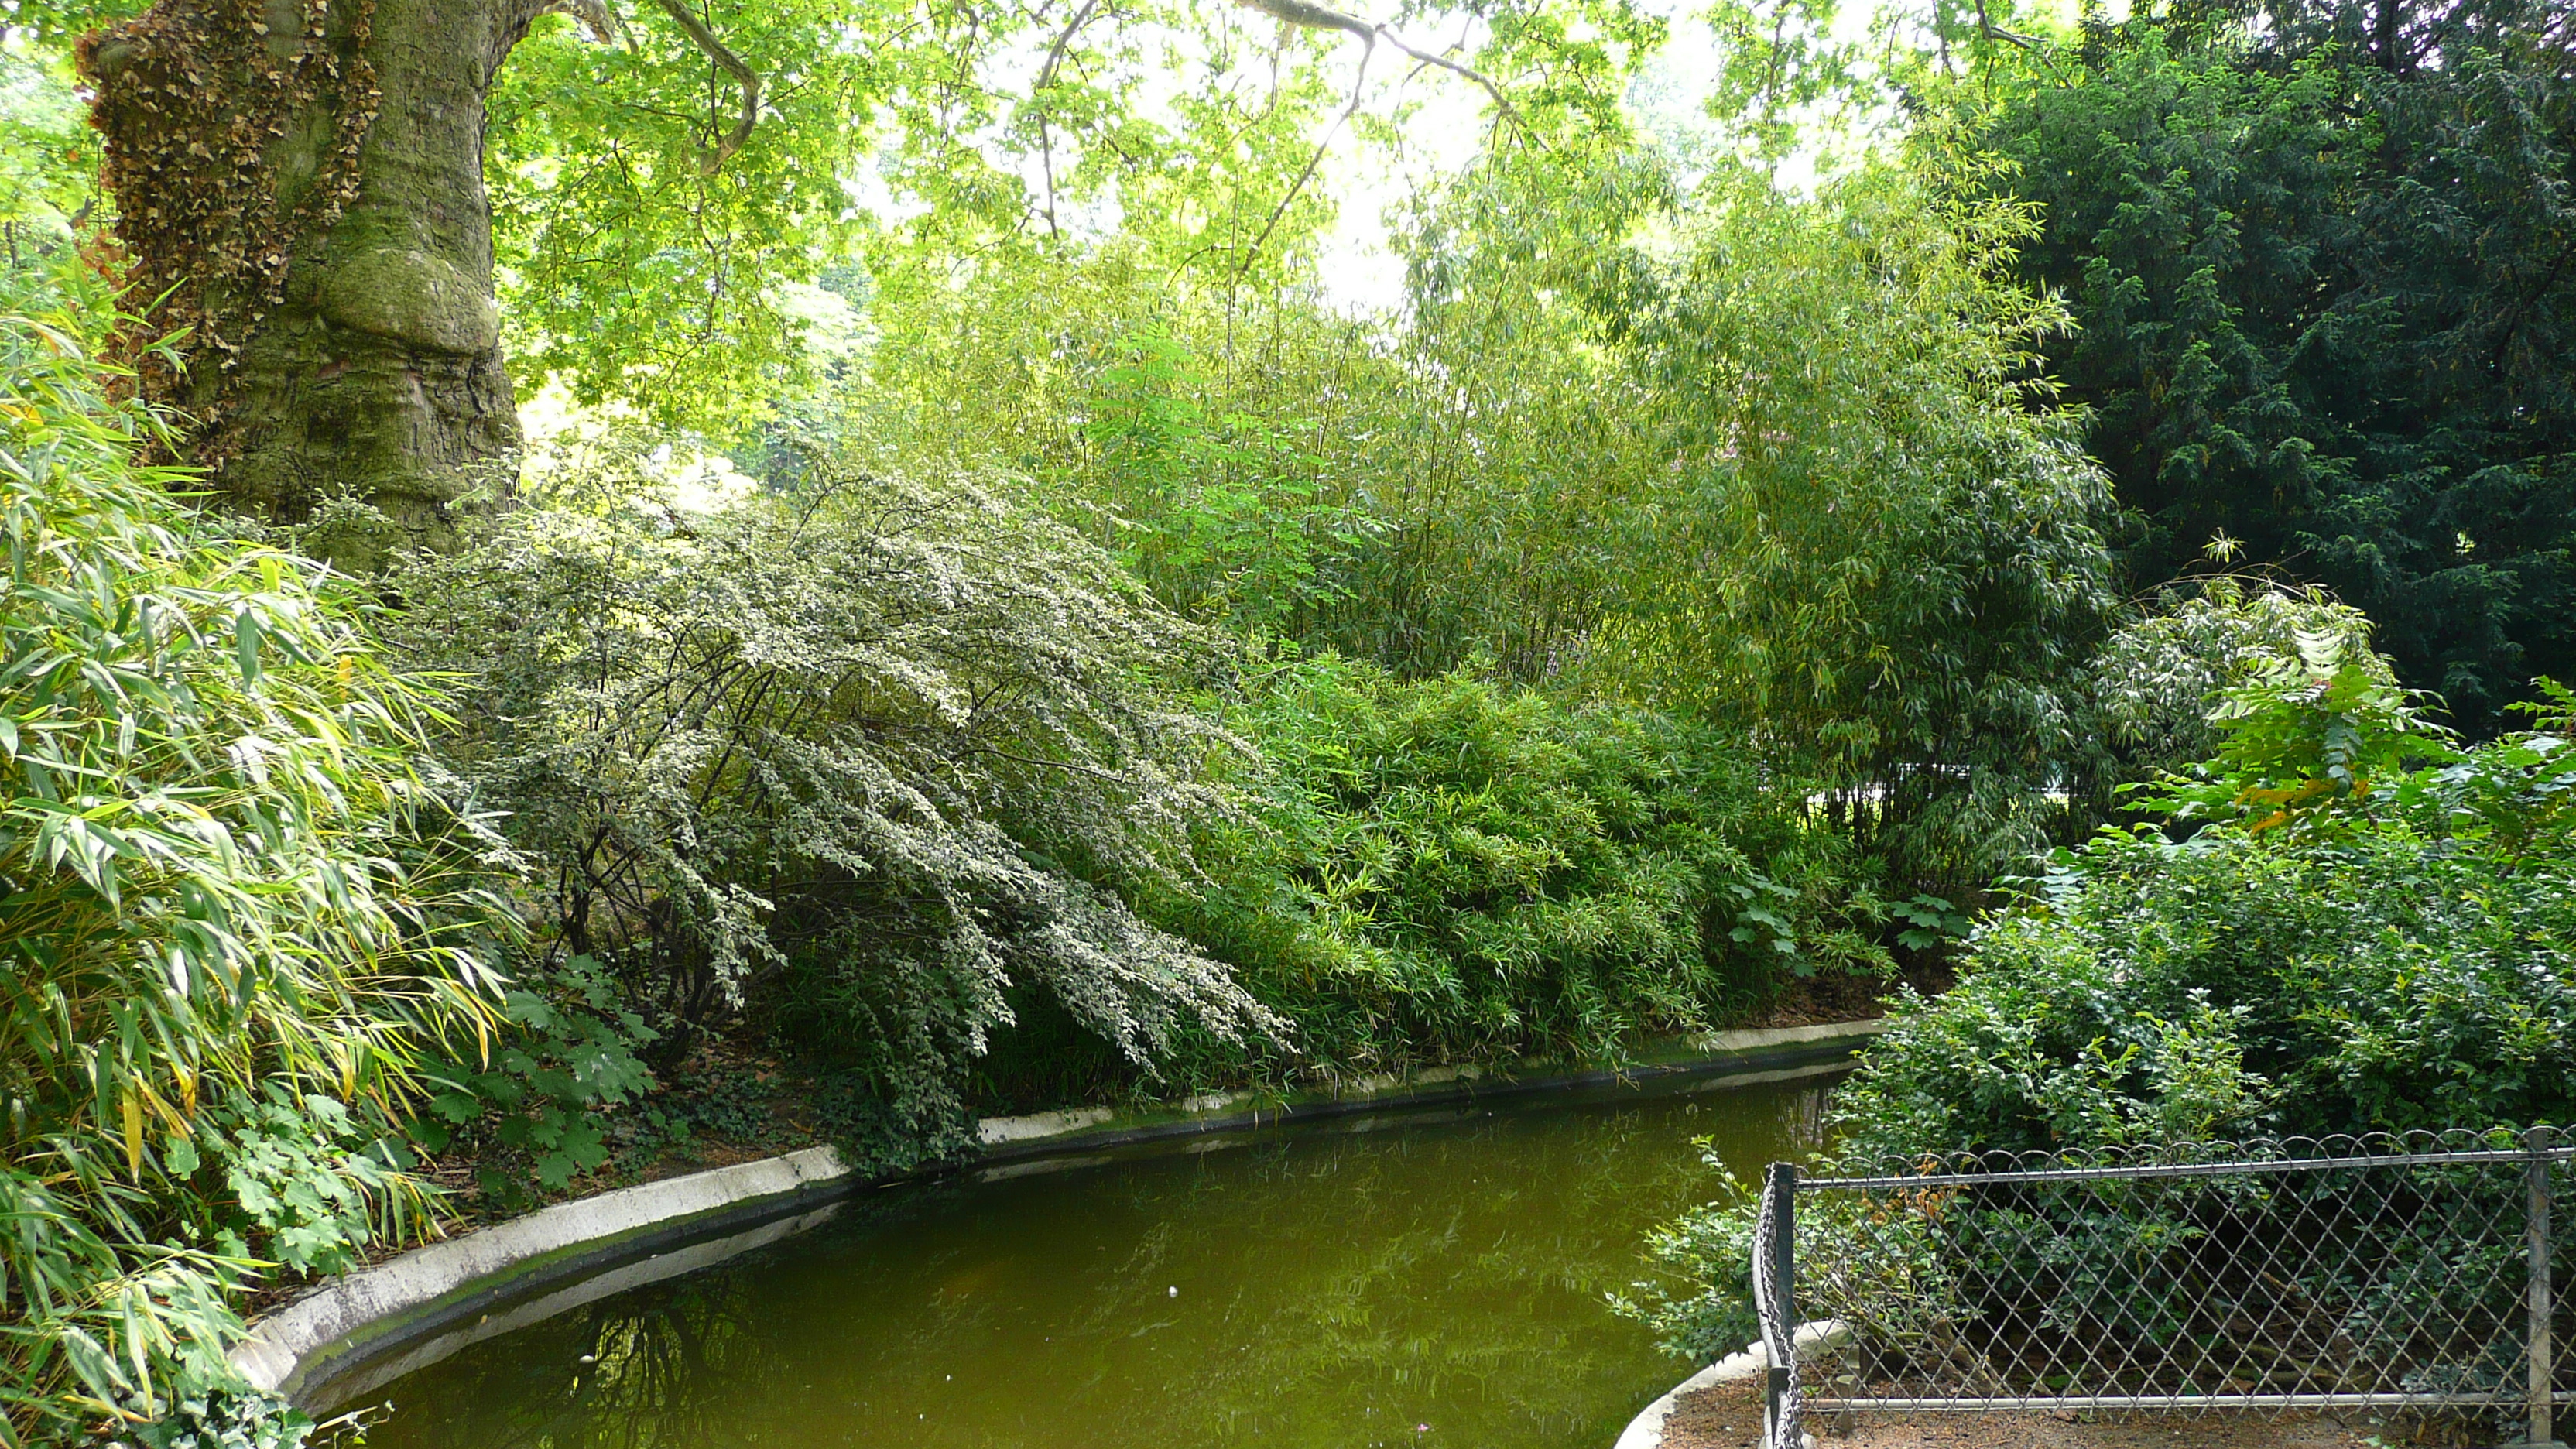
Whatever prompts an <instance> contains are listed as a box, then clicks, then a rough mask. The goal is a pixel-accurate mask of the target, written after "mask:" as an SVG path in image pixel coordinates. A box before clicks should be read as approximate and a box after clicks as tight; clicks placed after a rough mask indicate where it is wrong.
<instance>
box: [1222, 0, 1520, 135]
mask: <svg viewBox="0 0 2576 1449" xmlns="http://www.w3.org/2000/svg"><path fill="white" fill-rule="evenodd" d="M1235 3H1236V4H1238V5H1241V6H1242V7H1244V8H1245V9H1247V10H1258V11H1260V12H1261V13H1262V14H1264V15H1267V16H1269V17H1270V18H1271V19H1273V20H1278V21H1281V22H1284V23H1286V24H1289V25H1296V26H1302V27H1304V28H1305V29H1308V30H1338V31H1341V32H1342V33H1343V34H1345V35H1352V36H1357V37H1358V38H1359V39H1360V40H1361V41H1363V42H1366V43H1367V44H1369V45H1371V46H1374V45H1376V43H1377V42H1379V41H1381V40H1382V41H1385V42H1386V43H1387V44H1388V45H1391V46H1394V47H1395V48H1396V49H1397V50H1400V51H1403V52H1404V53H1405V54H1406V55H1408V56H1411V57H1412V58H1413V59H1415V60H1418V61H1420V62H1422V63H1423V64H1424V65H1436V66H1438V67H1440V68H1441V69H1442V70H1445V71H1448V72H1450V73H1452V74H1454V75H1462V76H1465V77H1466V78H1467V79H1469V80H1471V81H1474V82H1475V83H1476V84H1478V85H1480V86H1483V87H1484V88H1485V94H1487V95H1489V96H1492V97H1493V98H1494V105H1495V107H1496V108H1497V109H1498V110H1500V111H1501V112H1502V113H1503V116H1504V118H1505V119H1507V120H1509V121H1510V122H1511V123H1512V124H1513V125H1515V126H1518V127H1520V128H1521V129H1522V130H1524V131H1527V130H1528V129H1529V123H1528V122H1527V121H1525V120H1523V119H1522V118H1521V113H1520V108H1519V107H1517V106H1514V105H1513V104H1512V98H1511V97H1510V96H1508V95H1505V94H1504V93H1503V88H1502V86H1501V85H1500V84H1499V83H1497V82H1496V81H1495V80H1494V78H1493V77H1492V76H1489V75H1487V74H1485V73H1484V72H1483V71H1480V70H1478V69H1476V68H1475V67H1474V66H1471V65H1464V64H1461V63H1460V62H1458V61H1454V60H1451V59H1450V58H1449V57H1447V56H1445V55H1441V54H1439V53H1437V52H1435V51H1428V50H1423V49H1420V48H1419V47H1417V46H1414V45H1412V44H1410V43H1408V42H1407V41H1406V40H1405V39H1404V37H1403V36H1400V35H1398V34H1396V33H1395V30H1394V27H1392V26H1386V25H1371V24H1370V23H1369V22H1367V21H1365V20H1362V19H1360V18H1359V17H1358V16H1356V15H1345V14H1343V13H1342V12H1341V11H1339V10H1334V9H1331V8H1329V7H1327V6H1323V5H1318V4H1315V3H1314V0H1235Z"/></svg>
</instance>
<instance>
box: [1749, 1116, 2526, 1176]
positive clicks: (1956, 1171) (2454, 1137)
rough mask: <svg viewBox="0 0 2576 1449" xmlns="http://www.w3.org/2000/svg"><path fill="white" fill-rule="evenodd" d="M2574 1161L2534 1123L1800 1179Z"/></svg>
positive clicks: (1900, 1166)
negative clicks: (2529, 1125) (2520, 1126)
mask: <svg viewBox="0 0 2576 1449" xmlns="http://www.w3.org/2000/svg"><path fill="white" fill-rule="evenodd" d="M2571 1160H2576V1131H2571V1130H2569V1129H2566V1128H2556V1127H2535V1128H2531V1129H2528V1130H2526V1131H2520V1132H2517V1131H2515V1130H2514V1129H2511V1128H2501V1127H2500V1128H2494V1129H2491V1130H2488V1131H2485V1132H2473V1131H2464V1130H2457V1129H2455V1130H2451V1131H2446V1132H2408V1133H2402V1134H2400V1133H2371V1134H2368V1135H2365V1136H2352V1137H2341V1136H2338V1137H2282V1138H2264V1139H2258V1140H2254V1141H2247V1142H2209V1143H2179V1144H2170V1145H2155V1146H2147V1147H2137V1148H2101V1149H2095V1150H2073V1151H2066V1152H1958V1153H1932V1154H1926V1155H1924V1156H1921V1157H1915V1158H1890V1159H1883V1160H1882V1161H1881V1162H1880V1163H1879V1164H1877V1165H1878V1166H1879V1167H1880V1169H1881V1170H1880V1171H1879V1172H1877V1173H1874V1174H1862V1175H1852V1176H1815V1177H1810V1176H1807V1175H1806V1174H1804V1173H1801V1174H1799V1175H1798V1178H1797V1186H1798V1189H1799V1190H1800V1191H1802V1192H1831V1191H1846V1192H1848V1191H1871V1190H1900V1189H1915V1190H1919V1189H1923V1188H1932V1187H1968V1186H1974V1185H1977V1184H1981V1183H2029V1182H2100V1181H2110V1180H2119V1179H2147V1178H2174V1177H2221V1176H2236V1175H2240V1174H2248V1173H2286V1172H2359V1171H2366V1170H2369V1169H2373V1168H2387V1167H2467V1166H2476V1165H2478V1164H2482V1163H2486V1164H2493V1163H2522V1164H2528V1163H2531V1162H2534V1161H2549V1162H2567V1161H2571ZM1845 1165H1846V1166H1848V1165H1852V1164H1845Z"/></svg>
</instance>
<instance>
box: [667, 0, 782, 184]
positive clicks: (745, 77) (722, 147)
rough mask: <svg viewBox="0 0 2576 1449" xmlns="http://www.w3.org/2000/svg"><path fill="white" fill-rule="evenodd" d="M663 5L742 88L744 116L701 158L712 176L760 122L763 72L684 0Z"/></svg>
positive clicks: (738, 118)
mask: <svg viewBox="0 0 2576 1449" xmlns="http://www.w3.org/2000/svg"><path fill="white" fill-rule="evenodd" d="M660 3H661V6H662V12H663V13H664V14H666V15H668V16H670V17H671V19H672V21H673V23H675V24H677V25H678V26H679V27H680V29H682V30H684V31H686V32H688V36H689V39H690V40H691V41H692V42H694V43H695V44H696V45H697V47H698V49H700V50H703V51H705V52H706V53H707V59H709V60H712V61H714V62H715V63H716V68H717V69H719V70H722V71H723V72H725V73H726V74H727V75H730V76H732V77H733V78H734V80H735V81H736V82H738V83H739V84H740V85H741V86H742V114H741V115H740V116H738V117H737V118H736V119H735V121H734V123H733V129H732V130H731V131H729V132H727V133H725V134H724V135H722V136H720V137H718V138H717V139H716V143H715V144H714V145H713V146H710V147H708V148H707V153H706V154H705V155H704V156H702V157H700V158H699V159H698V169H699V170H701V171H703V172H705V173H706V174H707V175H709V176H713V175H715V174H716V172H717V171H719V170H721V169H722V168H723V166H724V164H725V163H726V162H727V161H730V160H732V159H733V156H734V153H735V152H737V151H740V150H741V149H742V143H743V142H745V141H748V140H750V139H751V128H752V125H753V123H754V122H756V121H758V120H759V119H760V73H759V72H757V71H755V70H753V69H752V68H751V67H750V66H749V65H746V64H744V63H743V58H742V57H741V56H738V55H736V54H734V53H733V52H732V51H730V50H727V49H726V48H725V43H724V42H723V41H721V40H718V39H716V33H715V32H714V31H712V30H709V29H708V28H707V23H706V22H705V21H703V20H700V19H699V18H698V13H697V12H696V11H694V10H692V9H690V8H689V7H688V5H687V4H686V3H685V0H660Z"/></svg>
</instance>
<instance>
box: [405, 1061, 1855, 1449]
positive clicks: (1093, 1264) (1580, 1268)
mask: <svg viewBox="0 0 2576 1449" xmlns="http://www.w3.org/2000/svg"><path fill="white" fill-rule="evenodd" d="M1823 1106H1824V1089H1823V1088H1822V1087H1821V1086H1819V1085H1817V1081H1816V1079H1809V1080H1807V1081H1805V1082H1799V1083H1789V1084H1774V1085H1763V1086H1740V1087H1714V1088H1712V1087H1703V1088H1701V1089H1700V1090H1696V1091H1675V1092H1666V1093H1661V1094H1652V1095H1649V1094H1643V1093H1640V1092H1638V1091H1636V1090H1634V1089H1617V1090H1615V1091H1613V1092H1611V1093H1609V1094H1607V1095H1603V1094H1599V1093H1595V1094H1591V1095H1590V1096H1588V1097H1587V1098H1585V1099H1582V1100H1575V1099H1565V1098H1560V1099H1555V1100H1552V1101H1549V1102H1547V1103H1544V1104H1539V1103H1532V1102H1529V1101H1528V1100H1526V1099H1524V1100H1521V1101H1518V1102H1514V1103H1512V1104H1510V1105H1508V1106H1506V1105H1502V1104H1491V1105H1490V1107H1479V1108H1475V1109H1471V1110H1465V1111H1451V1112H1448V1113H1444V1114H1441V1115H1439V1116H1436V1117H1415V1118H1408V1119H1401V1120H1397V1119H1385V1118H1380V1119H1374V1120H1371V1121H1368V1122H1365V1123H1355V1122H1342V1123H1336V1124H1324V1125H1317V1126H1292V1127H1289V1128H1286V1129H1282V1130H1275V1131H1265V1132H1259V1133H1248V1134H1243V1135H1240V1136H1233V1137H1227V1138H1223V1139H1199V1140H1196V1141H1194V1142H1192V1143H1191V1144H1190V1146H1191V1148H1192V1149H1193V1150H1188V1151H1174V1150H1172V1149H1171V1148H1169V1147H1165V1148H1164V1149H1162V1150H1161V1151H1159V1152H1154V1153H1150V1154H1137V1155H1129V1156H1124V1157H1110V1158H1105V1159H1103V1158H1094V1159H1090V1160H1088V1161H1085V1162H1082V1163H1078V1164H1073V1165H1061V1166H1057V1165H1049V1166H1050V1167H1051V1170H1047V1171H1031V1170H1030V1167H1031V1166H1034V1165H1023V1166H1022V1167H1020V1168H1018V1169H1017V1170H1016V1171H1015V1170H1013V1169H1009V1168H1003V1169H996V1170H994V1171H993V1172H991V1173H988V1174H986V1175H985V1177H984V1178H983V1179H982V1180H978V1179H977V1178H976V1177H974V1176H967V1177H960V1178H957V1179H952V1180H948V1181H941V1182H932V1183H922V1184H914V1185H908V1186H904V1187H899V1188H893V1189H886V1190H880V1191H876V1192H872V1193H869V1194H867V1195H866V1196H865V1197H863V1198H860V1199H857V1200H854V1201H852V1202H851V1203H849V1204H848V1205H847V1206H846V1207H845V1208H844V1209H842V1210H841V1211H840V1213H839V1214H838V1215H837V1216H836V1217H835V1218H834V1219H833V1220H832V1221H830V1222H828V1223H826V1224H824V1225H822V1226H820V1227H816V1228H813V1229H811V1230H809V1231H807V1232H804V1233H802V1234H800V1235H798V1236H795V1237H791V1238H788V1239H786V1240H784V1241H782V1242H778V1243H774V1244H771V1245H769V1246H767V1247H763V1248H760V1249H757V1250H755V1251H753V1252H751V1253H749V1254H746V1255H744V1256H741V1257H737V1258H734V1259H731V1260H729V1261H726V1262H724V1263H722V1264H720V1265H718V1266H715V1267H711V1268H705V1269H701V1270H699V1271H697V1272H695V1273H692V1274H689V1275H687V1276H684V1277H678V1278H673V1279H670V1280H668V1281H665V1282H662V1283H658V1284H654V1285H652V1286H648V1287H643V1288H637V1289H633V1290H630V1291H627V1292H624V1293H621V1294H617V1295H615V1296H612V1297H608V1298H605V1299H602V1300H600V1301H597V1302H594V1303H590V1304H587V1305H584V1306H581V1307H578V1308H574V1309H572V1310H570V1311H568V1312H566V1313H564V1314H562V1315H561V1316H558V1317H555V1318H552V1319H549V1320H546V1321H544V1322H541V1323H538V1324H535V1325H533V1326H530V1327H526V1328H521V1329H518V1330H515V1331H513V1332H510V1333H507V1334H504V1335H502V1336H499V1337H495V1338H490V1339H486V1340H485V1341H483V1342H481V1343H477V1344H474V1345H472V1346H470V1347H467V1348H465V1349H463V1350H462V1351H460V1352H458V1353H456V1354H455V1355H454V1356H452V1357H450V1358H448V1359H446V1360H444V1361H443V1362H440V1363H437V1364H435V1365H432V1366H430V1367H427V1368H424V1369H421V1370H418V1371H416V1372H413V1373H411V1374H409V1375H407V1376H405V1377H402V1378H399V1379H396V1380H394V1381H393V1382H391V1383H390V1384H388V1385H385V1386H383V1387H381V1388H378V1389H375V1390H373V1391H371V1392H369V1393H368V1395H367V1398H368V1400H369V1401H370V1402H382V1401H390V1402H391V1404H392V1405H393V1409H392V1411H391V1413H390V1414H389V1415H387V1416H386V1417H385V1418H384V1419H383V1420H382V1422H381V1423H379V1424H378V1425H377V1426H376V1427H375V1428H374V1429H372V1430H371V1431H370V1432H369V1433H368V1435H367V1443H368V1444H369V1445H370V1446H372V1449H515V1446H527V1449H575V1446H581V1449H590V1446H601V1449H606V1446H617V1449H628V1446H632V1449H701V1446H705V1449H712V1446H719V1445H723V1446H731V1445H754V1444H759V1445H846V1446H867V1449H877V1446H887V1449H892V1446H905V1449H1077V1446H1078V1449H1131V1446H1132V1449H1183V1446H1205V1445H1232V1444H1243V1445H1263V1446H1276V1449H1361V1446H1382V1445H1383V1446H1451V1449H1468V1446H1474V1449H1609V1446H1610V1443H1611V1441H1612V1440H1613V1439H1615V1438H1616V1437H1617V1435H1618V1431H1619V1429H1620V1427H1621V1426H1622V1425H1623V1424H1625V1423H1626V1421H1627V1420H1628V1418H1629V1417H1630V1416H1631V1415H1633V1414H1634V1413H1635V1412H1636V1411H1637V1410H1638V1409H1639V1408H1640V1407H1642V1406H1644V1405H1645V1404H1646V1403H1647V1402H1648V1401H1649V1400H1651V1399H1653V1398H1654V1397H1655V1396H1656V1395H1657V1394H1659V1393H1661V1392H1662V1391H1663V1390H1664V1389H1666V1388H1668V1387H1670V1386H1671V1384H1672V1382H1673V1380H1675V1379H1677V1378H1679V1377H1680V1376H1681V1374H1682V1373H1683V1372H1684V1371H1686V1369H1687V1365H1684V1364H1681V1363H1679V1362H1677V1361H1675V1360H1672V1359H1668V1358H1666V1357H1664V1356H1663V1355H1661V1354H1659V1353H1658V1352H1657V1351H1656V1350H1655V1348H1654V1346H1653V1344H1652V1343H1651V1341H1650V1340H1649V1339H1648V1337H1647V1335H1646V1334H1645V1332H1644V1331H1643V1330H1641V1329H1639V1328H1638V1327H1637V1326H1636V1325H1634V1324H1632V1323H1629V1322H1627V1321H1625V1320H1623V1319H1619V1318H1615V1317H1613V1316H1612V1315H1611V1314H1610V1312H1609V1310H1608V1309H1607V1308H1605V1307H1604V1306H1603V1305H1602V1294H1603V1293H1604V1292H1605V1291H1608V1290H1612V1289H1616V1288H1619V1287H1622V1286H1624V1285H1626V1284H1628V1283H1629V1282H1631V1281H1633V1280H1635V1279H1636V1278H1637V1277H1639V1276H1640V1274H1641V1273H1642V1272H1643V1271H1644V1269H1643V1264H1642V1263H1641V1262H1640V1259H1639V1255H1638V1251H1639V1238H1640V1235H1641V1234H1643V1233H1644V1232H1645V1231H1646V1229H1647V1228H1648V1227H1650V1226H1651V1225H1653V1224H1655V1223H1657V1222H1659V1221H1661V1220H1663V1219H1665V1218H1667V1217H1669V1216H1671V1215H1672V1214H1673V1213H1675V1212H1677V1211H1679V1210H1680V1209H1682V1208H1684V1207H1687V1206H1689V1205H1690V1204H1693V1203H1696V1202H1702V1201H1705V1200H1707V1199H1708V1198H1709V1197H1710V1196H1711V1195H1712V1192H1713V1185H1712V1178H1711V1174H1710V1172H1709V1170H1708V1169H1706V1168H1705V1167H1703V1166H1702V1165H1701V1164H1700V1161H1699V1156H1698V1152H1697V1150H1696V1149H1695V1148H1694V1147H1693V1146H1692V1145H1691V1139H1692V1138H1695V1137H1712V1138H1714V1139H1715V1145H1716V1147H1717V1149H1718V1151H1719V1152H1720V1153H1721V1154H1722V1155H1723V1156H1724V1157H1725V1159H1726V1160H1727V1162H1728V1164H1729V1166H1730V1167H1731V1168H1732V1169H1733V1170H1734V1171H1736V1172H1737V1173H1739V1174H1741V1175H1744V1176H1745V1177H1746V1179H1747V1180H1748V1181H1749V1180H1750V1179H1751V1177H1752V1175H1754V1174H1757V1173H1758V1172H1759V1170H1760V1167H1761V1164H1763V1163H1764V1162H1766V1161H1768V1160H1770V1159H1772V1158H1775V1157H1778V1156H1781V1155H1783V1154H1786V1153H1792V1152H1803V1151H1805V1150H1806V1149H1808V1148H1810V1147H1812V1146H1813V1145H1815V1143H1816V1141H1817V1134H1818V1124H1819V1121H1820V1118H1821V1115H1822V1112H1823Z"/></svg>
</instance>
